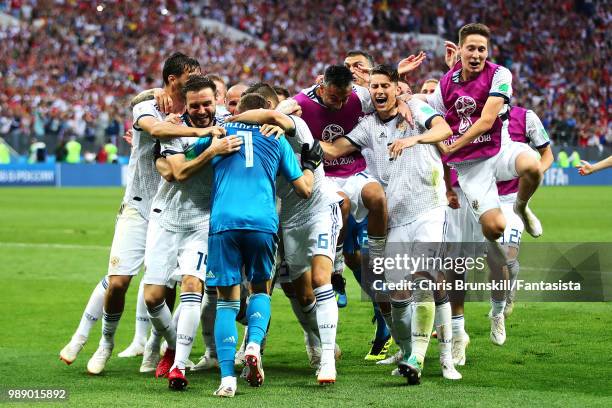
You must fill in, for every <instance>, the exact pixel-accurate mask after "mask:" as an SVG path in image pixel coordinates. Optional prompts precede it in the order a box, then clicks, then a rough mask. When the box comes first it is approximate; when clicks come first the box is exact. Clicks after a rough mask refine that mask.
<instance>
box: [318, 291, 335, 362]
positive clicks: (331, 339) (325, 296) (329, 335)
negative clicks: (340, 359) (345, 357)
mask: <svg viewBox="0 0 612 408" xmlns="http://www.w3.org/2000/svg"><path fill="white" fill-rule="evenodd" d="M314 294H315V297H316V298H317V307H316V318H317V323H318V326H319V338H320V339H321V362H325V361H334V350H335V348H336V330H337V327H338V303H336V296H335V294H334V289H333V288H332V285H331V283H328V284H326V285H323V286H320V287H318V288H315V289H314Z"/></svg>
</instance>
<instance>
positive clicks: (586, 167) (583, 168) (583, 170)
mask: <svg viewBox="0 0 612 408" xmlns="http://www.w3.org/2000/svg"><path fill="white" fill-rule="evenodd" d="M576 168H577V169H578V173H580V175H581V176H588V175H589V174H592V173H593V165H592V164H590V163H589V162H588V161H586V160H580V165H578V166H576Z"/></svg>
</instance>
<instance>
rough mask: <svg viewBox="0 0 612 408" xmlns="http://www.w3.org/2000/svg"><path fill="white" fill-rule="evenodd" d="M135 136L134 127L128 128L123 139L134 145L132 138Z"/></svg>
mask: <svg viewBox="0 0 612 408" xmlns="http://www.w3.org/2000/svg"><path fill="white" fill-rule="evenodd" d="M133 138H134V133H133V132H132V129H131V128H130V129H128V130H126V131H125V134H124V135H123V140H125V141H126V142H127V144H129V145H130V146H132V139H133Z"/></svg>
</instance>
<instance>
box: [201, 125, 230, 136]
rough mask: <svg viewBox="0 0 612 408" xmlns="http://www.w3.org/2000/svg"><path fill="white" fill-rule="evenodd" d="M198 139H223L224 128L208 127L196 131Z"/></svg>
mask: <svg viewBox="0 0 612 408" xmlns="http://www.w3.org/2000/svg"><path fill="white" fill-rule="evenodd" d="M198 133H199V136H200V137H209V136H210V137H223V136H225V128H224V127H222V126H209V127H207V128H200V129H199V130H198Z"/></svg>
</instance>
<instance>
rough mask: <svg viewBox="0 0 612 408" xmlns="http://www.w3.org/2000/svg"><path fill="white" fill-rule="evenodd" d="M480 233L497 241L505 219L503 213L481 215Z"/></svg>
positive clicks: (504, 224) (501, 233) (501, 232)
mask: <svg viewBox="0 0 612 408" xmlns="http://www.w3.org/2000/svg"><path fill="white" fill-rule="evenodd" d="M481 221H482V234H483V235H484V236H485V238H486V239H488V240H489V241H497V240H498V239H499V238H501V236H502V235H503V234H504V230H505V229H506V219H505V218H504V216H503V215H501V213H500V214H498V215H497V216H487V217H484V216H483V217H482V218H481Z"/></svg>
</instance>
